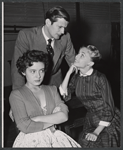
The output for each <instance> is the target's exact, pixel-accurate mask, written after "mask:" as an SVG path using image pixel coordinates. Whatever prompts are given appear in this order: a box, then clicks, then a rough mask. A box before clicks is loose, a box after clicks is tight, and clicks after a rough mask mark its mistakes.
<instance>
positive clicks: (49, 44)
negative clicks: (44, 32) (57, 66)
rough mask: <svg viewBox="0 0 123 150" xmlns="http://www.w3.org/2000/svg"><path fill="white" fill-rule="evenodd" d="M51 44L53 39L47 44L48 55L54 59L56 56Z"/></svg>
mask: <svg viewBox="0 0 123 150" xmlns="http://www.w3.org/2000/svg"><path fill="white" fill-rule="evenodd" d="M51 42H52V39H48V44H47V47H46V48H47V52H48V54H49V55H50V56H51V57H53V56H54V51H53V48H52V46H51Z"/></svg>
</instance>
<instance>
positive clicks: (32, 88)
mask: <svg viewBox="0 0 123 150" xmlns="http://www.w3.org/2000/svg"><path fill="white" fill-rule="evenodd" d="M25 85H26V86H27V87H28V88H29V89H30V90H31V91H35V92H36V91H39V90H40V89H41V88H40V87H41V85H32V84H28V83H26V84H25Z"/></svg>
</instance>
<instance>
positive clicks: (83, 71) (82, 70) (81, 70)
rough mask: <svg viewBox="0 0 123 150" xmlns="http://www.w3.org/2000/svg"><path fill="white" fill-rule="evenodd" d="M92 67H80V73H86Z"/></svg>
mask: <svg viewBox="0 0 123 150" xmlns="http://www.w3.org/2000/svg"><path fill="white" fill-rule="evenodd" d="M91 68H92V67H87V68H84V69H83V68H80V69H79V70H80V73H82V74H86V73H87V72H88V71H89V70H90V69H91Z"/></svg>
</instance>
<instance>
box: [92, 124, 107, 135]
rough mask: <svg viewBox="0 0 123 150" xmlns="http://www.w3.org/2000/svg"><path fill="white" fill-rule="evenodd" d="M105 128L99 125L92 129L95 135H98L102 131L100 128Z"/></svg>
mask: <svg viewBox="0 0 123 150" xmlns="http://www.w3.org/2000/svg"><path fill="white" fill-rule="evenodd" d="M104 128H105V126H101V125H99V126H98V127H97V128H96V129H95V130H94V133H95V134H96V135H99V134H100V133H101V132H102V130H103V129H104Z"/></svg>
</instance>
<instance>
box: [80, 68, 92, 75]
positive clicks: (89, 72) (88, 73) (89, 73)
mask: <svg viewBox="0 0 123 150" xmlns="http://www.w3.org/2000/svg"><path fill="white" fill-rule="evenodd" d="M92 72H93V68H91V69H90V70H89V71H87V72H86V73H85V74H83V73H81V72H80V77H81V76H83V77H86V76H90V75H91V74H92Z"/></svg>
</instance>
